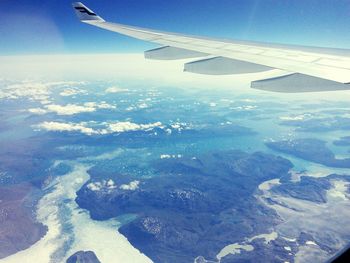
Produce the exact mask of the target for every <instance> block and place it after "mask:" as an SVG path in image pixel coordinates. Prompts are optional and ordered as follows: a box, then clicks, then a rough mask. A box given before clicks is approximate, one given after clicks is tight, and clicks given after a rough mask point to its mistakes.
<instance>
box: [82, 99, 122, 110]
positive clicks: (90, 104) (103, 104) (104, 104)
mask: <svg viewBox="0 0 350 263" xmlns="http://www.w3.org/2000/svg"><path fill="white" fill-rule="evenodd" d="M84 106H86V107H91V108H96V109H116V108H117V107H116V106H115V105H111V104H108V103H107V102H105V101H101V102H99V103H97V102H85V103H84Z"/></svg>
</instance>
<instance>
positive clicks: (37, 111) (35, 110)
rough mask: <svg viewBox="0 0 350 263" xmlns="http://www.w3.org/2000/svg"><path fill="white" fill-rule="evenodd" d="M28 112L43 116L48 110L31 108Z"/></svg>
mask: <svg viewBox="0 0 350 263" xmlns="http://www.w3.org/2000/svg"><path fill="white" fill-rule="evenodd" d="M28 112H30V113H34V114H38V115H42V114H45V113H47V110H45V109H42V108H31V109H28Z"/></svg>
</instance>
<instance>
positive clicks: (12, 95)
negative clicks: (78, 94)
mask: <svg viewBox="0 0 350 263" xmlns="http://www.w3.org/2000/svg"><path fill="white" fill-rule="evenodd" d="M81 83H82V82H76V81H60V82H34V81H22V82H19V83H14V84H7V85H4V87H2V89H1V91H0V99H12V100H14V99H21V98H27V99H30V100H35V101H39V102H41V103H42V104H48V103H51V101H50V95H51V90H52V89H53V88H56V87H62V86H69V85H77V84H81ZM73 90H74V89H71V91H70V92H73ZM68 92H69V91H67V93H66V94H68Z"/></svg>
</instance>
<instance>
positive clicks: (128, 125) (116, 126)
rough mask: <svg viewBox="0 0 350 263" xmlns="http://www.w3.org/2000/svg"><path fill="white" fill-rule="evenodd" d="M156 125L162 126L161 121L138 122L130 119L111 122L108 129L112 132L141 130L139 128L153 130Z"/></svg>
mask: <svg viewBox="0 0 350 263" xmlns="http://www.w3.org/2000/svg"><path fill="white" fill-rule="evenodd" d="M156 127H162V123H161V122H159V121H158V122H155V123H149V124H137V123H132V122H129V121H125V122H116V123H110V124H109V125H108V130H109V131H110V132H126V131H139V130H144V131H148V130H152V129H153V128H156Z"/></svg>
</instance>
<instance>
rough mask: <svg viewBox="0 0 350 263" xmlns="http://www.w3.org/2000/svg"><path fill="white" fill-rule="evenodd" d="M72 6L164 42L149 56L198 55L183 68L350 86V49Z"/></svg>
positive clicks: (87, 19) (262, 84) (306, 86)
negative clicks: (199, 29)
mask: <svg viewBox="0 0 350 263" xmlns="http://www.w3.org/2000/svg"><path fill="white" fill-rule="evenodd" d="M73 8H74V9H75V12H76V14H77V16H78V18H79V19H80V21H81V22H84V23H86V24H90V25H93V26H97V27H100V28H103V29H106V30H109V31H113V32H117V33H120V34H123V35H127V36H130V37H133V38H137V39H141V40H144V41H149V42H153V43H157V44H159V45H161V47H159V48H156V49H152V50H148V51H146V52H145V58H147V59H160V60H171V59H185V58H187V59H188V58H197V60H195V61H192V62H189V63H186V64H185V65H184V71H186V72H192V73H199V74H210V75H228V74H244V73H256V72H264V71H269V70H272V69H278V70H277V71H276V72H277V76H275V77H273V78H269V79H261V80H256V81H253V82H252V83H251V87H252V88H256V89H261V90H269V91H275V92H290V93H291V92H311V91H333V90H348V89H350V50H348V49H331V48H317V47H304V46H291V45H282V44H281V45H280V44H268V43H258V42H247V41H231V40H217V39H210V38H205V37H197V36H190V35H182V34H177V33H170V32H162V31H157V30H152V29H146V28H141V27H134V26H128V25H123V24H117V23H110V22H106V21H105V20H104V19H102V18H101V17H100V16H98V15H97V14H96V13H94V12H93V11H92V10H91V9H89V8H88V7H86V6H85V5H83V4H82V3H80V2H76V3H73Z"/></svg>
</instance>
